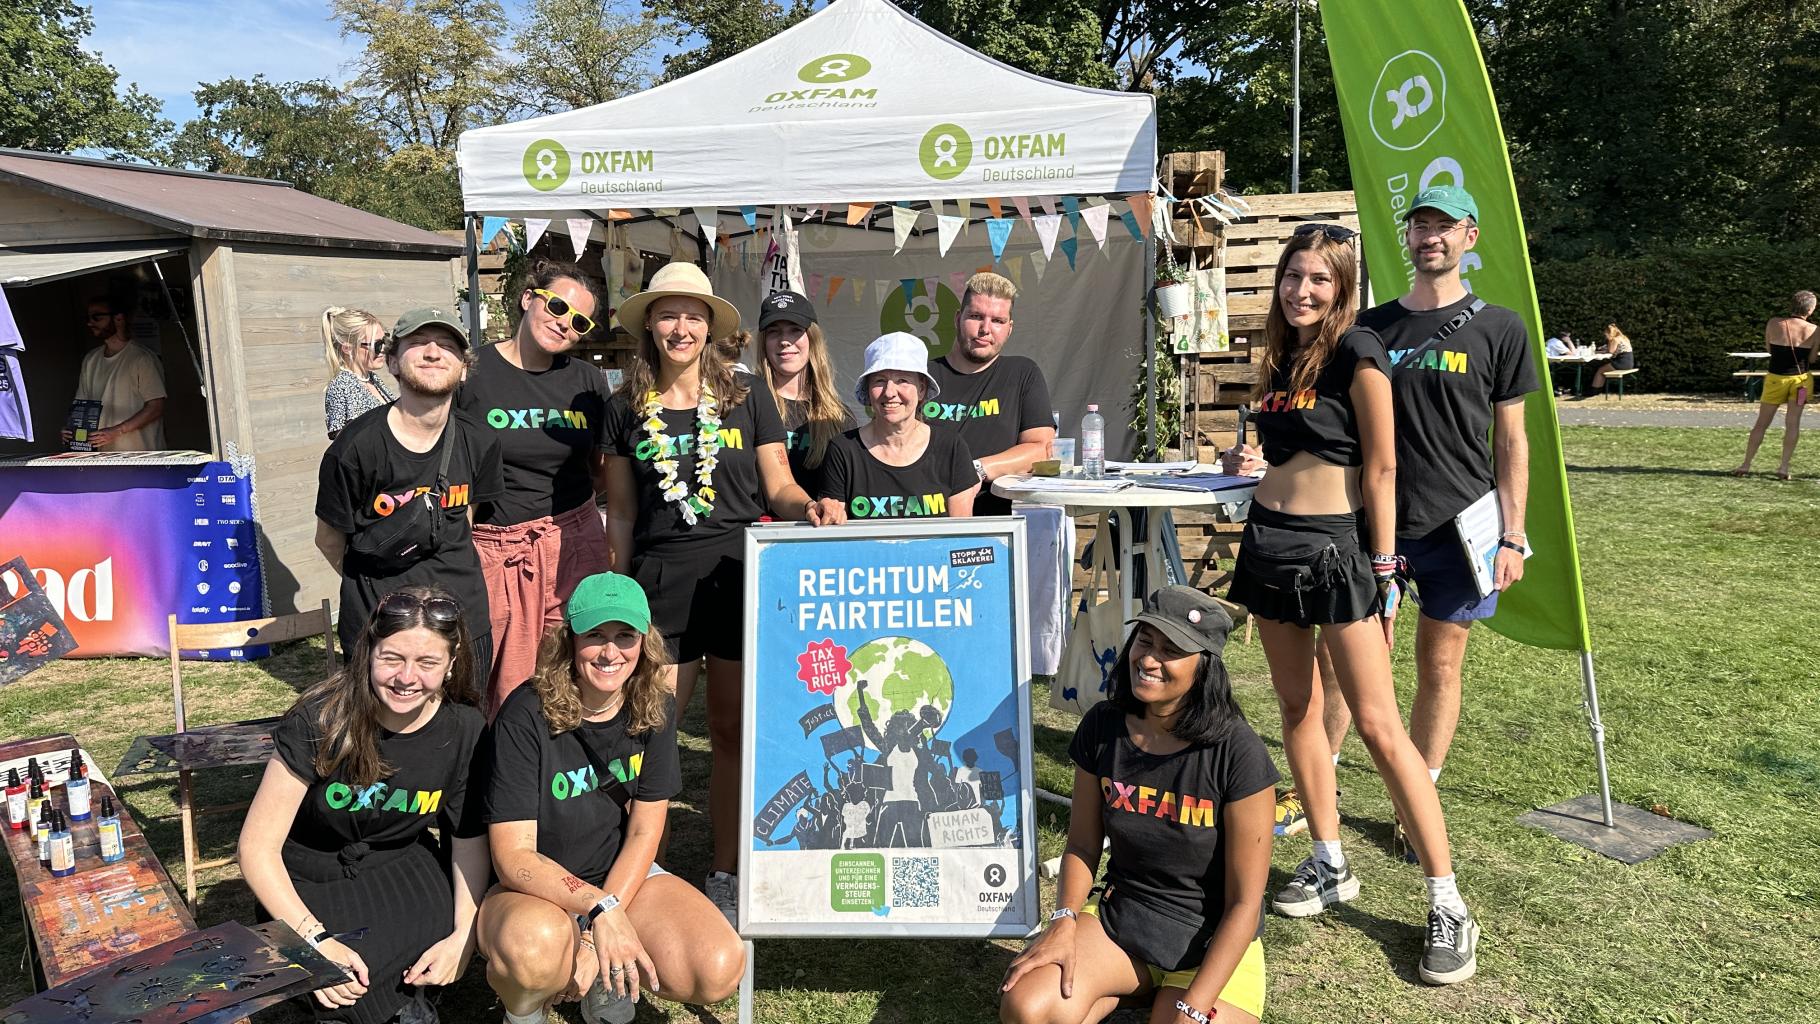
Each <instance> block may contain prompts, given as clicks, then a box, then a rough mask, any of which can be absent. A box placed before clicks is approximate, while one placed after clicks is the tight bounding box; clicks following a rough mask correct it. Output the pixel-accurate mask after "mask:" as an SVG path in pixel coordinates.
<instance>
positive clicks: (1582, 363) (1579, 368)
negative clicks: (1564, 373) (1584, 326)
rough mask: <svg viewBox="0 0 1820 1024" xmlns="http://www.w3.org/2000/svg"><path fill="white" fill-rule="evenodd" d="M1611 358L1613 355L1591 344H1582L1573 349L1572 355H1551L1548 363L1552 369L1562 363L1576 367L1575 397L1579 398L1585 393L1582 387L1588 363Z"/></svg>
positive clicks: (1551, 374)
mask: <svg viewBox="0 0 1820 1024" xmlns="http://www.w3.org/2000/svg"><path fill="white" fill-rule="evenodd" d="M1610 358H1611V357H1610V356H1609V355H1606V354H1604V353H1602V352H1600V351H1599V350H1597V349H1595V348H1593V347H1591V346H1590V345H1587V346H1581V347H1579V348H1576V349H1575V350H1574V351H1573V353H1572V354H1570V355H1564V356H1549V357H1548V365H1549V367H1550V370H1551V371H1552V369H1553V368H1554V367H1555V366H1557V365H1562V366H1565V365H1572V366H1573V368H1574V397H1575V398H1579V397H1581V396H1582V395H1583V394H1585V391H1584V389H1583V387H1582V380H1583V378H1584V376H1585V373H1586V366H1587V364H1588V363H1602V362H1604V361H1605V360H1607V359H1610ZM1549 376H1550V377H1552V376H1553V373H1552V372H1551V373H1550V374H1549Z"/></svg>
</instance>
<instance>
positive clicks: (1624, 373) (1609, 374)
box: [1605, 366, 1637, 398]
mask: <svg viewBox="0 0 1820 1024" xmlns="http://www.w3.org/2000/svg"><path fill="white" fill-rule="evenodd" d="M1636 372H1637V369H1636V367H1634V366H1633V367H1631V368H1630V369H1628V370H1606V371H1605V390H1606V391H1607V392H1609V391H1610V390H1611V382H1612V381H1614V380H1615V381H1617V382H1618V397H1619V398H1623V397H1624V378H1626V377H1628V376H1630V375H1631V374H1633V373H1636Z"/></svg>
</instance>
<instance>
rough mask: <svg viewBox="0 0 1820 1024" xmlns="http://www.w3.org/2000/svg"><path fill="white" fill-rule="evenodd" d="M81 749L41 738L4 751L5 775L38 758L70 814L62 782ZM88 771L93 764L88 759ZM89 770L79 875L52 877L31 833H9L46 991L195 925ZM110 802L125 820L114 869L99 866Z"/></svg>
mask: <svg viewBox="0 0 1820 1024" xmlns="http://www.w3.org/2000/svg"><path fill="white" fill-rule="evenodd" d="M75 747H76V738H75V737H74V736H70V735H67V734H65V735H58V736H41V737H38V738H36V739H29V740H14V741H13V742H10V743H6V744H0V773H3V772H4V770H5V769H6V768H7V767H11V766H13V765H15V764H16V765H17V766H18V767H19V774H20V776H21V777H23V776H24V774H25V765H26V763H27V758H31V757H36V758H37V759H38V763H39V764H40V765H48V767H47V768H46V769H45V775H46V777H47V779H48V780H49V781H51V782H53V783H54V786H53V788H52V789H51V790H50V792H51V793H52V794H53V797H54V799H55V800H56V801H57V808H58V810H63V811H67V810H68V807H69V804H68V802H67V800H68V797H67V796H66V794H65V793H64V790H63V781H64V780H65V779H66V778H67V777H68V771H69V769H68V760H69V753H70V751H71V750H72V749H74V748H75ZM88 760H89V763H90V765H91V766H92V765H93V764H94V762H93V759H88ZM98 776H99V772H98V771H96V770H95V768H93V767H91V769H90V776H89V778H90V782H89V785H90V790H91V797H92V806H93V808H94V814H93V816H92V817H90V818H89V820H87V821H73V822H71V823H70V826H71V831H72V832H74V833H75V840H76V873H75V874H73V875H67V876H65V877H63V878H57V877H55V876H53V875H52V874H51V873H50V871H49V870H48V869H47V868H45V867H44V866H42V865H40V864H39V863H38V849H37V845H36V844H35V843H34V842H33V841H32V836H31V832H30V831H28V830H23V829H22V830H20V831H18V832H15V831H13V830H12V829H5V830H4V831H5V837H6V852H7V856H8V858H9V859H10V860H11V861H12V865H13V875H14V877H15V878H17V879H18V881H19V906H20V907H21V908H22V909H23V912H24V915H25V921H26V926H27V928H28V929H29V930H30V931H31V936H32V941H31V942H29V943H27V944H26V951H27V953H28V955H35V957H36V959H37V963H38V967H39V969H40V971H41V972H42V975H43V979H44V983H45V985H46V986H47V987H51V986H56V985H61V984H63V983H64V982H67V981H70V980H71V979H73V978H76V977H78V976H80V975H82V974H85V973H87V972H88V971H91V970H93V969H95V968H97V967H99V966H101V965H102V964H105V963H107V962H108V961H110V960H113V959H114V958H116V957H119V956H123V955H125V954H128V953H135V952H138V951H140V950H143V949H148V948H150V947H152V946H156V945H158V944H159V943H161V942H167V941H169V940H171V939H174V938H177V937H178V936H180V935H182V934H184V933H185V932H189V931H193V930H194V929H195V927H196V921H195V919H194V918H193V917H191V916H190V912H189V909H188V908H187V907H186V906H185V905H184V902H183V900H182V898H181V897H179V896H178V895H177V888H176V886H174V885H172V884H171V878H170V875H168V874H166V873H165V870H164V865H162V864H160V863H159V862H158V858H157V857H156V856H155V855H153V853H152V848H151V846H150V845H149V844H147V843H146V841H145V836H144V835H142V834H141V833H140V831H139V825H138V823H137V822H135V821H134V820H133V816H132V814H131V813H129V812H128V811H127V809H126V804H125V803H124V802H122V801H121V799H120V797H119V795H118V794H116V793H115V792H114V790H113V787H111V786H109V785H108V784H107V783H105V782H103V781H101V779H100V778H99V777H98ZM103 796H108V797H111V798H112V799H113V802H114V813H115V814H116V815H118V816H119V818H120V831H121V839H122V842H123V844H124V845H125V848H126V856H125V857H123V858H122V859H120V860H117V861H115V862H114V863H112V864H108V863H105V862H103V861H102V860H101V844H100V839H99V837H98V835H97V833H96V826H97V824H98V822H99V821H100V820H101V798H102V797H103Z"/></svg>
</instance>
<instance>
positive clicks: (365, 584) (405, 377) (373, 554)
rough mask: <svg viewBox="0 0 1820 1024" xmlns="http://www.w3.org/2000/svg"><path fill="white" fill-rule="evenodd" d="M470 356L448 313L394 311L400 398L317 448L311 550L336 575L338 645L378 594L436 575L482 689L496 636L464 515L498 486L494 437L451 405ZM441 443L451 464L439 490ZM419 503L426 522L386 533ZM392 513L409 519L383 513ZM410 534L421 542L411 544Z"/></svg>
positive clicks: (491, 497)
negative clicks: (457, 605)
mask: <svg viewBox="0 0 1820 1024" xmlns="http://www.w3.org/2000/svg"><path fill="white" fill-rule="evenodd" d="M467 363H468V339H467V336H466V335H464V334H463V333H462V331H461V328H460V326H458V324H457V322H456V319H455V317H454V315H453V314H451V313H449V312H447V311H444V310H440V309H415V310H412V311H410V312H408V313H406V314H405V315H404V316H402V317H399V318H398V324H397V326H396V327H395V328H393V331H392V337H391V339H390V340H388V341H387V342H386V369H387V370H388V371H389V372H390V373H391V374H392V376H394V377H396V378H398V400H397V401H395V402H393V403H392V404H390V405H382V406H380V407H379V408H377V409H374V410H372V411H371V412H368V413H366V414H364V415H362V416H360V417H358V418H356V419H354V420H353V421H351V422H350V423H348V425H347V426H345V427H343V428H342V430H341V433H340V434H338V435H336V437H335V441H334V443H332V444H330V445H329V449H328V451H326V452H324V453H323V456H322V466H321V469H320V471H319V473H318V478H317V490H316V547H317V548H318V549H319V550H321V551H322V554H323V557H324V558H327V559H328V560H329V564H330V565H332V566H334V567H335V571H336V572H339V573H340V574H341V607H340V611H339V613H338V614H339V623H338V629H337V633H338V635H339V637H340V640H341V647H342V651H343V653H344V654H349V653H351V652H352V650H353V646H354V642H355V641H356V640H357V639H359V637H360V630H361V628H362V627H363V626H364V625H365V623H366V622H367V620H368V619H369V618H370V617H371V613H372V610H373V608H374V607H375V606H377V604H378V603H379V601H380V599H381V598H383V597H385V595H387V594H389V593H391V592H392V591H393V590H395V589H397V588H398V587H401V586H404V585H405V584H409V583H436V584H440V585H442V586H444V587H446V588H448V590H449V591H450V592H451V593H453V594H454V595H455V597H456V599H457V600H458V601H460V602H461V606H462V619H463V621H464V623H465V624H466V625H467V627H468V637H469V643H470V644H471V645H472V646H473V655H474V666H475V685H476V686H477V687H479V688H480V690H481V692H485V689H486V685H487V672H488V669H489V668H490V666H491V665H492V661H493V639H492V632H491V629H490V625H489V616H488V608H487V591H486V584H485V582H484V580H483V579H482V577H481V574H480V558H479V556H477V555H476V554H475V552H474V539H473V533H472V524H473V519H474V507H475V506H476V505H485V504H488V503H491V502H493V501H496V500H498V498H499V497H500V495H501V494H502V493H503V491H504V489H505V485H504V482H503V480H502V477H501V469H500V458H499V443H498V441H496V440H495V439H494V438H493V437H492V436H491V435H490V433H489V432H487V431H485V430H482V429H479V428H477V427H475V426H473V425H472V424H470V423H469V422H468V421H466V420H464V419H462V418H461V417H459V416H455V415H452V413H451V406H452V404H453V401H454V395H455V387H456V385H457V384H459V383H460V382H461V376H462V372H463V370H465V369H466V367H467ZM449 446H453V447H449ZM445 451H446V452H447V455H448V469H447V470H446V475H444V476H442V478H441V479H442V482H443V483H444V484H445V486H443V487H441V488H439V487H438V486H437V484H438V477H439V473H438V471H439V470H440V469H441V466H442V462H443V455H444V453H445ZM426 501H428V502H429V504H428V505H427V506H426V505H424V502H426ZM426 511H427V512H428V513H429V514H428V515H425V516H424V519H423V520H422V523H424V524H425V526H424V528H423V529H420V530H412V531H402V532H408V534H409V535H408V536H405V537H403V538H402V539H400V538H398V537H397V536H395V535H396V534H398V533H400V532H401V530H400V527H401V526H403V525H404V524H405V523H416V522H419V520H417V519H416V518H415V517H416V516H419V515H423V514H424V513H425V512H426ZM401 514H402V515H407V516H411V517H413V518H411V519H401V520H392V519H391V517H392V516H394V515H401ZM432 517H433V521H434V523H435V526H434V533H433V534H432V533H431V532H430V531H429V528H428V526H427V524H428V523H429V522H431V521H432ZM432 537H433V538H434V539H433V542H432V541H431V538H432ZM413 541H421V543H419V544H418V545H417V546H416V547H415V548H411V544H412V542H413ZM407 548H409V549H410V550H405V549H407Z"/></svg>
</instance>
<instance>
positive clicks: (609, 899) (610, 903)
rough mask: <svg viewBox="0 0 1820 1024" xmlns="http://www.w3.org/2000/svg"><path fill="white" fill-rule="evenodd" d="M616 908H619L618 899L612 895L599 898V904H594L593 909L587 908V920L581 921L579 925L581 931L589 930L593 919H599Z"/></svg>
mask: <svg viewBox="0 0 1820 1024" xmlns="http://www.w3.org/2000/svg"><path fill="white" fill-rule="evenodd" d="M618 908H619V897H618V896H615V895H613V894H612V893H607V894H606V895H605V896H602V897H601V898H600V902H598V903H596V904H594V906H593V907H591V908H589V910H588V916H587V919H586V920H584V921H582V923H581V927H582V929H583V930H584V931H585V930H587V929H589V928H592V927H594V919H595V918H597V917H599V916H600V915H602V914H604V913H606V912H607V911H609V910H617V909H618Z"/></svg>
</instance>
